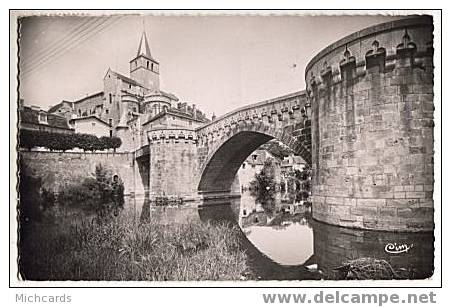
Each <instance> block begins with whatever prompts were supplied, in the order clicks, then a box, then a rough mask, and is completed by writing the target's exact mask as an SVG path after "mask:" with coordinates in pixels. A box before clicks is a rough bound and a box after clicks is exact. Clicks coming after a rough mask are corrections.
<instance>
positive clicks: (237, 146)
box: [197, 116, 311, 195]
mask: <svg viewBox="0 0 451 307" xmlns="http://www.w3.org/2000/svg"><path fill="white" fill-rule="evenodd" d="M306 128H307V129H306ZM308 129H310V120H308V119H307V118H306V116H303V117H301V118H299V119H298V120H297V121H296V122H290V123H289V124H288V125H281V126H279V125H276V124H275V123H273V122H271V120H269V121H268V120H267V121H265V120H264V119H263V118H260V119H259V120H242V121H239V122H237V123H236V124H234V125H231V126H228V127H227V128H226V129H225V130H224V131H223V133H222V135H221V137H220V138H219V139H217V140H216V141H215V142H214V143H213V144H210V147H209V153H208V155H207V156H206V158H205V160H204V161H203V163H202V165H201V167H200V173H199V179H198V184H197V187H198V188H197V189H198V192H199V193H200V194H204V195H205V194H209V193H229V192H230V190H231V186H232V184H233V181H234V179H235V176H236V174H237V172H238V170H239V168H240V167H241V165H242V164H243V162H244V161H245V160H246V158H247V157H248V156H249V155H250V154H251V153H252V152H253V151H255V150H256V149H258V148H259V147H260V146H261V145H263V144H265V143H266V142H268V141H270V140H272V139H277V140H279V141H281V142H282V143H283V144H285V145H286V146H288V147H289V148H290V149H292V150H293V152H294V153H295V154H297V155H300V156H301V157H302V158H303V159H304V160H305V161H306V162H307V163H310V161H311V153H310V150H309V148H308V146H307V145H306V143H305V141H307V143H309V140H310V135H307V134H308V133H309V130H308ZM296 131H297V132H296Z"/></svg>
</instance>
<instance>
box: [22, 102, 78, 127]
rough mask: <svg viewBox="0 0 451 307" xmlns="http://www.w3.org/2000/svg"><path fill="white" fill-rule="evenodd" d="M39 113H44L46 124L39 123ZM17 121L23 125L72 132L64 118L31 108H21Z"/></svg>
mask: <svg viewBox="0 0 451 307" xmlns="http://www.w3.org/2000/svg"><path fill="white" fill-rule="evenodd" d="M40 113H45V114H46V115H47V123H43V122H40V121H39V114H40ZM19 121H20V123H24V124H34V125H45V126H49V127H54V128H60V129H67V130H72V128H71V127H70V126H69V124H68V122H67V120H66V118H65V117H63V116H59V115H56V114H51V113H48V112H46V111H44V110H34V109H32V108H31V107H23V109H21V110H20V113H19Z"/></svg>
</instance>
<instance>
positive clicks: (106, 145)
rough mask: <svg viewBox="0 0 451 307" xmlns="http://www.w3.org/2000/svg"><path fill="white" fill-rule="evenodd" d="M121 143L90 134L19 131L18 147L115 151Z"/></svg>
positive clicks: (113, 138)
mask: <svg viewBox="0 0 451 307" xmlns="http://www.w3.org/2000/svg"><path fill="white" fill-rule="evenodd" d="M121 144H122V141H121V139H120V138H118V137H105V136H102V137H101V138H98V137H97V136H95V135H92V134H82V133H73V134H63V133H53V132H47V131H34V130H21V131H20V133H19V146H20V147H21V148H26V149H28V150H31V149H32V148H34V147H45V148H47V149H50V150H62V151H66V150H70V149H74V148H76V147H78V148H80V149H83V150H84V151H96V150H106V149H117V148H119V147H120V146H121Z"/></svg>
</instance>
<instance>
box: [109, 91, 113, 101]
mask: <svg viewBox="0 0 451 307" xmlns="http://www.w3.org/2000/svg"><path fill="white" fill-rule="evenodd" d="M109 97H110V103H113V95H111V93H110V94H109Z"/></svg>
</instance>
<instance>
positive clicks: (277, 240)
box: [125, 193, 434, 280]
mask: <svg viewBox="0 0 451 307" xmlns="http://www.w3.org/2000/svg"><path fill="white" fill-rule="evenodd" d="M125 208H128V210H130V209H133V210H135V211H136V216H137V217H139V219H140V220H141V221H146V220H149V219H157V220H158V221H159V222H160V223H163V224H164V223H186V222H190V221H198V220H199V219H200V220H201V221H203V222H206V221H208V222H213V223H216V222H228V223H230V224H231V225H238V226H239V227H241V229H242V234H241V235H242V236H241V238H240V239H241V242H242V245H243V248H244V249H245V251H246V253H247V256H248V267H249V268H250V272H247V274H248V275H249V276H248V278H249V279H266V280H304V279H346V278H348V277H349V275H347V273H348V272H347V271H346V270H343V267H344V264H345V263H346V262H348V261H351V260H355V259H362V258H364V259H367V258H374V259H379V260H385V261H387V262H388V263H390V265H391V266H392V267H393V269H395V270H396V271H397V272H401V273H402V274H401V275H398V278H407V279H423V278H427V277H429V276H431V275H432V272H433V257H434V239H433V233H394V232H381V231H363V230H356V229H348V228H342V227H337V226H331V225H327V224H323V223H320V222H317V221H315V220H313V219H312V218H311V212H310V208H308V207H305V206H300V205H297V204H293V203H291V204H286V203H283V202H281V201H280V197H278V196H277V197H276V198H275V200H273V201H272V202H270V203H261V202H259V201H257V200H256V199H255V198H254V197H252V196H251V195H249V194H246V193H243V195H242V197H241V198H235V199H215V200H206V201H204V202H203V203H202V204H195V203H193V204H184V205H182V206H173V207H156V206H155V205H152V204H151V202H150V201H149V198H148V197H144V198H141V199H133V198H128V199H126V206H125Z"/></svg>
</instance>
